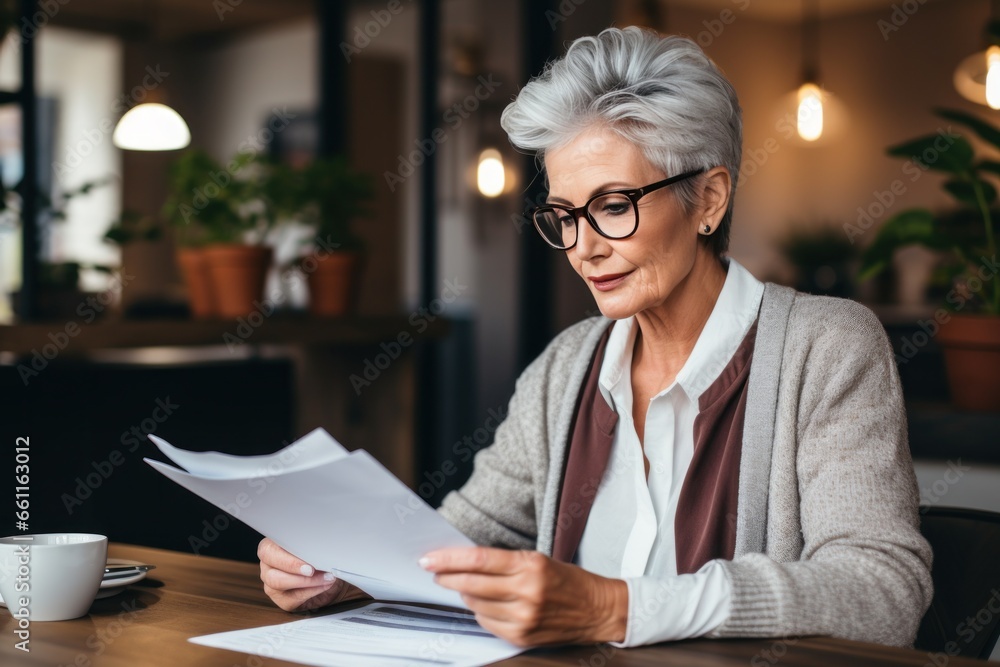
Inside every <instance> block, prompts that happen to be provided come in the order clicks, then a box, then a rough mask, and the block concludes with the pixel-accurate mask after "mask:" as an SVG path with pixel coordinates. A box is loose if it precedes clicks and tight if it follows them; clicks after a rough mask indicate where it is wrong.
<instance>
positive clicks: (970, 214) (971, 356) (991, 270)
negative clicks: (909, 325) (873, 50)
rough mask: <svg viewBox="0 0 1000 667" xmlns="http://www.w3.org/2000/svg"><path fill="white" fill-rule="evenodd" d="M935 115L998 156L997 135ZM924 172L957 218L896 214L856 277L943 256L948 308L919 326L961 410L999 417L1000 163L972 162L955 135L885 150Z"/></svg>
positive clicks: (963, 118)
mask: <svg viewBox="0 0 1000 667" xmlns="http://www.w3.org/2000/svg"><path fill="white" fill-rule="evenodd" d="M935 113H936V114H937V115H938V116H940V117H942V118H945V119H947V120H949V121H952V122H954V123H957V124H959V125H962V126H963V127H965V128H967V129H969V130H971V131H972V132H973V133H974V134H976V135H978V136H979V138H980V139H982V140H983V141H985V142H986V143H987V144H989V145H991V146H993V147H994V148H997V149H1000V129H998V128H997V127H995V126H994V125H992V124H990V123H987V122H985V121H983V120H980V119H979V118H977V117H975V116H972V115H970V114H966V113H964V112H961V111H955V110H950V109H938V110H936V112H935ZM888 153H889V155H892V156H895V157H900V158H906V159H911V160H913V161H914V162H915V163H916V164H917V165H918V166H920V167H921V168H923V169H925V170H928V169H929V170H934V171H939V172H942V173H944V174H946V175H947V176H948V180H946V181H945V182H944V189H945V191H946V192H947V193H948V194H949V195H951V197H952V198H954V199H955V201H956V203H957V204H958V206H959V209H958V211H957V212H956V211H951V212H948V213H935V212H933V211H931V210H929V209H926V208H915V209H908V210H905V211H902V212H900V213H898V214H897V215H895V216H893V217H892V218H890V219H889V220H887V221H886V222H885V224H884V225H883V226H882V227H881V229H879V232H878V235H877V236H876V237H875V240H874V242H873V243H872V245H871V246H869V248H868V249H867V250H866V251H865V252H864V254H863V256H862V266H861V273H860V278H861V279H862V280H863V279H867V278H870V277H871V276H874V275H876V274H877V273H879V272H881V271H882V270H883V269H885V268H886V267H887V266H888V265H889V263H890V262H891V260H892V256H893V253H894V252H895V251H896V250H897V249H899V248H902V247H904V246H909V245H914V244H917V245H922V246H925V247H927V248H930V249H932V250H935V251H939V252H940V253H941V254H942V256H943V263H942V266H941V267H940V269H939V270H938V272H937V274H938V276H939V277H940V278H942V279H944V280H945V281H946V282H947V283H948V284H949V289H948V290H947V293H946V295H945V299H944V301H945V303H944V305H943V307H941V308H939V309H938V310H937V311H936V312H935V314H934V317H933V319H932V320H929V321H928V322H925V323H923V325H926V326H924V328H925V329H926V333H927V335H928V336H936V338H937V340H938V342H939V343H940V344H941V346H942V348H943V350H944V358H945V367H946V371H947V374H948V383H949V386H950V388H951V395H952V400H953V402H954V403H955V405H956V407H958V408H960V409H965V410H983V411H1000V267H998V266H997V257H996V254H997V242H996V235H997V231H998V229H997V227H998V225H997V218H996V215H995V213H994V211H993V209H992V207H993V206H994V205H995V204H996V203H997V188H996V186H995V185H994V183H995V182H996V178H997V177H998V176H1000V162H998V161H996V160H992V159H987V158H980V157H977V156H976V155H975V151H974V150H973V148H972V145H971V143H970V142H969V141H968V139H966V138H965V137H963V136H961V135H957V134H944V133H938V134H934V135H930V136H925V137H921V138H918V139H914V140H912V141H907V142H905V143H903V144H900V145H898V146H893V147H891V148H889V149H888Z"/></svg>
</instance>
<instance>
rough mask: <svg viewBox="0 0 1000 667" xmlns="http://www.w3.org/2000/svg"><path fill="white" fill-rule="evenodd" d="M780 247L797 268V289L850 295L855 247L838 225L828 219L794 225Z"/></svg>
mask: <svg viewBox="0 0 1000 667" xmlns="http://www.w3.org/2000/svg"><path fill="white" fill-rule="evenodd" d="M779 247H780V248H781V251H782V253H783V254H784V255H785V257H786V258H788V261H790V262H791V263H792V264H793V265H794V266H795V270H796V274H797V275H796V278H797V281H796V285H795V288H796V289H797V290H799V291H800V292H809V293H810V294H824V295H828V296H839V297H848V298H849V297H851V296H852V294H853V292H854V286H853V285H852V283H851V278H852V274H853V272H852V271H851V270H850V266H849V265H850V263H851V262H852V261H854V259H855V257H856V255H857V249H856V248H855V247H854V245H852V244H851V242H850V241H849V240H848V239H847V238H846V237H845V236H844V234H843V232H841V230H840V229H838V228H835V227H833V226H832V225H830V224H827V223H820V224H819V225H807V224H802V225H797V226H796V227H795V228H794V229H793V230H792V231H791V233H790V234H788V236H786V237H785V238H784V239H782V240H781V242H780V244H779Z"/></svg>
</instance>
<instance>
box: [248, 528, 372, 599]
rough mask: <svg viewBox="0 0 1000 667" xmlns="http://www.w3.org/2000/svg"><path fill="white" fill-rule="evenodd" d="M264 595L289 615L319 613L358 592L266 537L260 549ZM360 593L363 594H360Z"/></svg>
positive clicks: (258, 552)
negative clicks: (316, 610)
mask: <svg viewBox="0 0 1000 667" xmlns="http://www.w3.org/2000/svg"><path fill="white" fill-rule="evenodd" d="M257 557H258V558H260V580H261V581H263V582H264V592H265V593H267V596H268V597H269V598H271V600H273V601H274V604H276V605H278V606H279V607H281V608H282V609H284V610H285V611H308V610H310V609H319V608H320V607H325V606H326V605H328V604H333V603H334V602H340V601H341V600H344V599H347V598H348V596H349V594H350V593H351V592H352V590H353V591H357V589H356V588H354V587H353V586H351V585H350V584H348V583H347V582H346V581H344V580H342V579H337V578H336V577H335V576H334V575H333V574H332V573H330V572H317V571H316V568H314V567H313V566H312V565H309V564H308V563H306V562H305V561H303V560H302V559H300V558H297V557H296V556H293V555H292V554H290V553H289V552H287V551H285V550H284V549H282V548H281V547H279V546H278V545H277V544H276V543H275V542H274V541H273V540H271V539H270V538H267V537H265V538H264V539H263V540H261V541H260V546H258V547H257ZM359 592H360V591H359Z"/></svg>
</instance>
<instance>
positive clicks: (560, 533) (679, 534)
mask: <svg viewBox="0 0 1000 667" xmlns="http://www.w3.org/2000/svg"><path fill="white" fill-rule="evenodd" d="M610 332H611V327H608V330H607V331H606V332H605V333H604V335H603V336H602V337H601V340H600V342H599V343H598V345H597V349H596V350H595V351H594V357H593V360H592V361H591V365H590V369H589V370H588V371H587V376H586V378H585V380H584V383H583V388H582V389H581V391H580V397H579V400H578V405H577V411H576V419H575V421H574V423H573V427H572V429H571V431H570V445H569V453H568V454H567V456H566V470H565V471H564V474H563V486H562V491H561V494H560V497H559V511H558V514H557V519H556V533H555V541H554V543H553V549H552V555H553V557H554V558H556V559H557V560H561V561H565V562H572V561H573V559H574V558H575V557H576V551H577V549H578V548H579V546H580V540H581V538H582V537H583V529H584V527H585V526H586V525H587V518H588V517H589V516H590V510H591V508H592V507H593V504H594V497H595V496H596V494H597V488H598V486H600V482H601V478H602V477H603V476H604V471H605V469H606V468H607V465H608V459H609V457H610V456H611V445H612V443H613V442H614V434H615V427H616V426H617V424H618V415H617V414H616V413H615V411H614V410H612V409H611V406H609V405H608V403H607V401H605V400H604V396H603V395H602V394H601V392H600V389H599V387H598V379H599V377H600V371H601V364H602V363H603V361H604V350H605V348H606V347H607V342H608V337H609V335H610ZM756 337H757V323H756V321H755V322H754V324H753V326H751V327H750V330H749V331H748V332H747V334H746V336H744V338H743V341H742V342H741V343H740V346H739V347H738V348H737V350H736V352H735V353H734V354H733V357H732V359H730V360H729V363H728V364H727V365H726V367H725V368H724V369H723V370H722V373H720V374H719V377H718V378H716V379H715V381H714V382H713V383H712V384H711V385H710V386H709V387H708V388H707V389H706V390H705V391H704V392H703V393H702V394H701V396H700V397H699V399H698V415H697V417H695V420H694V453H693V456H692V458H691V464H690V466H689V467H688V471H687V474H686V475H685V477H684V483H683V486H682V487H681V493H680V497H679V499H678V503H677V513H676V517H675V520H674V531H675V535H674V536H675V543H676V549H677V573H678V574H686V573H689V572H697V571H698V570H699V569H700V568H701V566H702V565H704V564H705V563H707V562H708V561H710V560H713V559H715V558H723V559H727V560H728V559H732V557H733V553H734V551H735V547H736V509H737V499H738V489H739V474H740V450H741V448H742V444H743V418H744V414H745V411H746V398H747V380H748V378H749V377H750V361H751V358H752V357H753V348H754V342H755V340H756Z"/></svg>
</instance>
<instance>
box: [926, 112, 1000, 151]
mask: <svg viewBox="0 0 1000 667" xmlns="http://www.w3.org/2000/svg"><path fill="white" fill-rule="evenodd" d="M934 113H936V114H937V115H938V116H940V117H941V118H944V119H945V120H951V121H954V122H956V123H959V124H960V125H964V126H965V127H967V128H969V129H970V130H972V131H973V132H975V133H976V134H977V135H979V138H980V139H983V140H984V141H987V142H989V143H991V144H993V145H994V146H996V147H997V148H1000V129H998V128H997V127H996V126H994V125H991V124H990V123H988V122H986V121H984V120H982V119H981V118H978V117H976V116H973V115H972V114H969V113H966V112H964V111H958V110H957V109H935V110H934ZM946 136H947V135H946Z"/></svg>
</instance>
